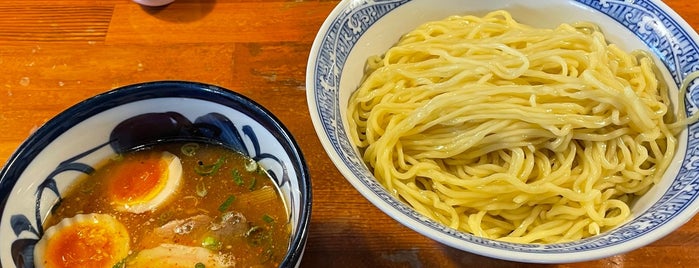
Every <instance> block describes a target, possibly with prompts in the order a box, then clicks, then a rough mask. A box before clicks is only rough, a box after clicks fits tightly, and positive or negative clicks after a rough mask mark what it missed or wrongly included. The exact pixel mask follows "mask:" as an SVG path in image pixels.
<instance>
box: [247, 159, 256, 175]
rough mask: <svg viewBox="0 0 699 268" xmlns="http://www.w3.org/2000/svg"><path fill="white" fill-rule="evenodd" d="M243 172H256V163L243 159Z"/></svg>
mask: <svg viewBox="0 0 699 268" xmlns="http://www.w3.org/2000/svg"><path fill="white" fill-rule="evenodd" d="M245 170H246V171H247V172H253V171H255V170H257V162H256V161H255V159H252V158H245Z"/></svg>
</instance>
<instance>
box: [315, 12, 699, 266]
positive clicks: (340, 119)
mask: <svg viewBox="0 0 699 268" xmlns="http://www.w3.org/2000/svg"><path fill="white" fill-rule="evenodd" d="M501 9H502V10H506V11H509V12H510V13H511V14H512V16H513V18H514V19H515V20H517V21H518V22H520V23H524V24H528V25H532V26H535V27H546V28H553V27H555V26H557V25H559V24H561V23H573V22H576V21H591V22H593V23H596V24H597V25H599V26H600V28H601V29H602V31H603V32H604V33H605V36H606V37H607V39H608V41H609V42H611V43H615V44H617V45H618V46H620V47H621V48H622V49H624V50H625V51H631V50H634V49H643V50H646V51H648V52H650V53H651V54H652V56H653V57H654V60H655V62H656V63H657V65H658V66H659V68H660V69H661V72H662V74H663V76H664V79H665V81H667V82H668V83H669V85H668V86H669V88H670V90H671V91H672V92H677V90H678V88H679V87H680V84H681V83H682V81H683V80H684V79H685V78H686V77H687V75H688V74H690V73H692V72H695V71H697V70H699V38H698V37H697V33H696V32H695V31H694V30H693V29H692V27H690V26H689V25H688V24H687V23H686V22H685V21H684V20H683V19H682V18H681V17H680V16H678V15H677V14H676V13H675V12H674V11H673V10H671V9H670V8H669V7H668V6H666V5H665V4H664V3H663V2H661V1H656V0H637V1H596V0H594V1H593V0H576V1H569V0H556V1H515V0H493V1H467V0H436V1H434V0H414V1H409V0H390V1H368V0H347V1H341V2H340V3H339V5H338V6H337V7H336V8H335V9H334V10H333V11H332V13H331V14H330V15H329V16H328V17H327V19H326V21H325V23H324V24H323V25H322V26H321V28H320V30H319V32H318V35H317V36H316V39H315V42H314V44H313V47H312V49H311V52H310V56H309V59H308V66H307V77H306V84H307V101H308V106H309V110H310V114H311V119H312V120H313V124H314V127H315V129H316V132H317V134H318V137H319V138H320V140H321V143H322V145H323V147H324V149H325V150H326V152H327V154H328V155H329V156H330V158H331V159H332V161H333V163H334V164H335V165H336V166H337V168H338V169H339V171H340V172H341V173H342V174H343V176H344V177H345V178H346V179H347V180H348V181H349V182H350V183H351V184H352V185H353V186H354V187H355V188H356V189H357V191H359V192H360V193H361V194H362V195H363V196H364V197H365V198H367V199H368V200H369V201H370V202H371V203H373V204H374V205H375V206H376V207H377V208H379V209H380V210H382V211H383V212H385V213H386V214H387V215H389V216H390V217H392V218H393V219H395V220H396V221H398V222H400V223H402V224H403V225H405V226H407V227H408V228H411V229H412V230H414V231H416V232H418V233H420V234H422V235H424V236H426V237H429V238H431V239H433V240H435V241H438V242H440V243H443V244H445V245H448V246H451V247H454V248H457V249H460V250H464V251H467V252H471V253H475V254H479V255H483V256H488V257H492V258H497V259H502V260H510V261H518V262H530V263H569V262H581V261H587V260H594V259H600V258H605V257H609V256H613V255H618V254H622V253H625V252H628V251H631V250H634V249H637V248H639V247H642V246H645V245H647V244H649V243H651V242H653V241H656V240H658V239H660V238H661V237H663V236H665V235H667V234H669V233H671V232H672V231H674V230H676V229H677V228H679V227H680V226H682V225H683V224H684V223H686V222H687V221H688V220H690V219H691V218H692V217H693V216H694V215H695V214H696V213H697V210H698V209H699V199H698V198H697V197H699V161H697V160H699V135H697V134H699V130H698V127H699V125H697V124H694V125H690V126H689V127H688V129H686V130H685V131H684V132H682V133H681V134H680V135H679V137H678V138H679V148H678V151H677V153H676V157H675V158H674V160H673V162H672V164H671V166H670V168H669V170H668V171H667V172H666V174H665V176H664V177H663V178H662V180H661V182H660V183H659V184H656V185H655V186H653V187H652V188H651V190H650V191H649V192H647V193H646V194H645V195H643V196H642V198H640V199H639V200H638V201H637V202H636V203H635V204H634V205H633V206H632V208H631V213H632V215H631V218H630V220H628V221H627V222H626V223H624V224H623V225H621V226H619V227H617V228H615V229H613V230H610V231H607V232H604V233H602V234H600V235H596V236H593V237H590V238H586V239H582V240H579V241H575V242H569V243H557V244H521V243H507V242H500V241H496V240H492V239H486V238H482V237H478V236H474V235H472V234H470V233H465V232H461V231H458V230H455V229H452V228H449V227H447V226H445V225H442V224H440V223H438V222H436V221H433V220H431V219H430V218H427V217H425V216H423V215H421V214H420V213H418V212H416V211H415V210H413V209H412V208H411V207H410V206H408V205H406V203H404V202H402V201H401V200H399V199H397V198H395V197H394V196H393V195H392V194H390V193H389V192H388V191H386V190H385V188H384V187H383V186H382V185H381V184H380V183H379V182H378V181H377V180H376V178H375V177H374V176H373V174H372V172H371V171H370V170H369V169H368V168H367V165H366V164H365V163H364V162H363V160H362V157H361V155H360V154H359V151H358V149H357V147H356V146H355V145H354V144H353V142H352V141H351V139H350V138H349V137H348V132H349V127H348V116H347V105H348V99H349V97H350V95H351V94H352V92H354V91H355V90H356V89H357V88H358V86H359V85H360V83H361V80H362V78H363V75H364V68H365V64H366V61H367V58H368V57H369V56H372V55H382V54H383V53H384V52H385V51H386V50H387V49H389V48H390V47H391V46H393V45H394V44H395V43H396V42H397V41H398V40H399V38H400V37H401V36H402V35H403V34H406V33H408V32H409V31H411V30H413V29H414V28H416V27H417V26H419V25H421V24H423V23H426V22H428V21H436V20H442V19H444V18H446V17H448V16H452V15H476V16H483V15H485V14H487V13H489V12H491V11H495V10H501ZM697 84H698V83H692V84H691V86H690V87H689V89H688V94H687V97H686V111H681V112H686V113H688V114H691V113H694V112H695V111H697V107H698V106H697V100H699V90H698V89H699V88H698V87H699V86H698V85H697ZM670 95H673V93H670ZM674 95H677V94H674ZM673 101H675V103H676V102H677V100H676V99H675V100H673Z"/></svg>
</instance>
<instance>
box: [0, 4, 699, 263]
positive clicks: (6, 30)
mask: <svg viewBox="0 0 699 268" xmlns="http://www.w3.org/2000/svg"><path fill="white" fill-rule="evenodd" d="M337 3H338V2H337V1H261V0H259V1H258V0H248V1H234V0H176V1H175V2H174V3H173V4H171V5H169V6H167V7H165V8H144V7H141V6H139V5H137V4H135V3H133V2H131V1H129V0H43V1H42V0H36V1H28V0H3V1H1V2H0V163H5V162H6V161H7V160H8V158H9V157H10V155H11V154H12V153H13V152H14V151H15V150H16V149H17V147H18V146H19V145H20V144H21V143H22V141H23V140H24V139H26V138H27V137H28V136H29V135H30V134H31V133H32V132H33V131H34V130H36V129H37V128H38V127H40V126H41V125H42V124H43V123H45V122H46V121H47V120H49V119H50V118H52V117H53V116H55V115H56V114H58V113H60V112H61V111H63V110H65V109H67V108H68V107H70V106H72V105H74V104H76V103H78V102H80V101H81V100H84V99H86V98H89V97H90V96H93V95H95V94H98V93H101V92H105V91H108V90H110V89H112V88H115V87H119V86H123V85H127V84H132V83H138V82H145V81H153V80H191V81H199V82H205V83H211V84H216V85H219V86H222V87H225V88H228V89H230V90H233V91H236V92H240V93H242V94H244V95H246V96H248V97H250V98H251V99H253V100H255V101H256V102H259V103H260V104H262V105H263V106H265V107H266V108H268V109H269V110H270V111H271V112H272V113H274V114H275V115H276V116H277V117H278V118H279V119H280V120H281V121H282V122H283V123H284V124H285V125H286V126H287V127H288V128H289V130H290V131H291V133H292V134H293V135H294V137H295V138H296V140H297V141H298V142H299V144H300V146H301V149H302V151H303V153H304V155H305V157H306V159H307V161H308V166H309V168H310V172H311V177H312V180H313V193H314V196H313V198H314V201H313V214H312V219H311V225H310V232H309V237H308V244H307V246H306V252H305V255H304V258H303V261H302V264H301V267H619V268H621V267H699V217H695V218H694V219H693V220H691V221H689V222H688V223H687V224H685V225H684V226H683V227H681V228H680V229H678V230H677V231H675V232H673V233H672V234H670V235H668V236H667V237H664V238H662V239H660V240H658V241H656V242H654V243H652V244H650V245H648V246H645V247H643V248H640V249H637V250H634V251H632V252H629V253H626V254H623V255H618V256H613V257H610V258H606V259H601V260H596V261H591V262H584V263H571V264H555V265H554V264H552V265H537V264H526V263H515V262H508V261H502V260H496V259H491V258H488V257H483V256H478V255H474V254H471V253H467V252H463V251H460V250H456V249H453V248H450V247H448V246H444V245H441V244H439V243H437V242H435V241H432V240H430V239H428V238H426V237H424V236H422V235H420V234H418V233H416V232H414V231H412V230H411V229H409V228H406V227H404V226H402V225H401V224H399V223H398V222H396V221H395V220H393V219H391V218H389V217H388V216H386V215H385V214H384V213H382V212H381V211H380V210H378V209H377V208H375V207H374V206H373V205H371V204H370V203H369V202H368V201H367V200H366V199H365V198H363V197H362V196H361V195H360V194H359V193H358V192H357V191H356V190H355V189H354V188H353V187H352V186H351V185H350V184H349V183H348V182H347V181H346V180H345V179H344V178H343V177H342V176H341V175H340V173H339V172H338V170H337V169H336V168H335V166H334V165H333V164H332V162H331V161H330V160H329V158H328V157H327V155H326V154H325V151H324V150H323V148H322V147H321V144H320V141H319V140H318V138H317V136H316V134H315V131H314V129H313V126H312V123H311V119H310V117H309V112H308V105H307V103H306V91H305V90H306V89H305V68H306V61H307V57H308V53H309V51H310V48H311V44H312V42H313V39H314V37H315V35H316V32H317V30H318V29H319V27H320V25H321V24H322V23H323V20H324V19H325V17H326V16H327V15H328V14H329V13H330V11H331V10H332V9H333V8H334V7H335V6H336V5H337ZM666 3H667V5H669V6H670V7H672V8H673V9H674V10H675V11H676V12H677V13H678V14H680V15H681V16H682V17H683V18H684V19H685V20H686V21H687V22H688V23H689V24H690V25H691V26H692V27H693V28H694V29H699V8H697V6H696V4H695V2H694V1H689V0H668V1H666Z"/></svg>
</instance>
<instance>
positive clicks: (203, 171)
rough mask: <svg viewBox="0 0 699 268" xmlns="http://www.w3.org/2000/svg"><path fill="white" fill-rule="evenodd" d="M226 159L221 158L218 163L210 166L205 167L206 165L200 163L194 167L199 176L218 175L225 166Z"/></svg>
mask: <svg viewBox="0 0 699 268" xmlns="http://www.w3.org/2000/svg"><path fill="white" fill-rule="evenodd" d="M223 162H224V159H223V157H221V158H219V159H218V160H216V163H213V164H210V165H204V163H202V162H199V164H198V165H196V166H194V172H196V173H197V174H199V175H203V176H206V175H211V174H214V173H216V171H218V169H219V168H221V165H223Z"/></svg>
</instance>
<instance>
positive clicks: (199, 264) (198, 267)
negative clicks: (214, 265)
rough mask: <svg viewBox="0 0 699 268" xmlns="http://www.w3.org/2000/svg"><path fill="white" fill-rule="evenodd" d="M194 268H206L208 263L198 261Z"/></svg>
mask: <svg viewBox="0 0 699 268" xmlns="http://www.w3.org/2000/svg"><path fill="white" fill-rule="evenodd" d="M194 268H206V265H204V264H203V263H201V262H197V264H195V265H194Z"/></svg>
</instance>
